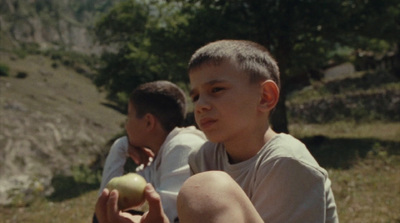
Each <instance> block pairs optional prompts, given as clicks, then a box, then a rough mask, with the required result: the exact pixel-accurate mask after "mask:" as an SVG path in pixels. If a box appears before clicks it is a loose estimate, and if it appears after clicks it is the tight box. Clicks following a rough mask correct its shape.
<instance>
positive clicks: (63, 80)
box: [0, 52, 125, 204]
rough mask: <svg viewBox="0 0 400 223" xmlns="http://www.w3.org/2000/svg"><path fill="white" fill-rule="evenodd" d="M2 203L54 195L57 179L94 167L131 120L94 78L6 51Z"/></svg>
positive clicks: (0, 113) (0, 85)
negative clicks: (128, 120)
mask: <svg viewBox="0 0 400 223" xmlns="http://www.w3.org/2000/svg"><path fill="white" fill-rule="evenodd" d="M0 56H1V63H2V64H6V65H7V66H8V67H9V68H10V71H9V76H0V204H9V203H10V202H13V201H15V196H20V197H21V195H22V196H23V199H29V195H30V194H44V195H49V194H51V193H52V188H53V187H52V185H51V182H52V178H53V177H54V176H56V175H65V176H68V175H70V174H71V170H73V168H74V167H77V166H80V165H83V166H90V165H92V164H93V163H94V162H96V160H97V159H98V154H104V153H105V152H106V151H107V149H108V146H106V145H105V144H106V143H107V141H108V140H109V139H111V138H112V137H114V136H115V135H116V134H118V133H120V132H121V131H122V123H123V121H124V119H125V116H124V115H123V114H121V113H119V112H117V111H115V110H113V109H111V108H110V106H106V105H107V103H109V102H107V101H106V100H105V94H103V93H101V92H99V91H98V90H97V89H96V87H95V86H94V85H93V84H92V82H91V80H90V79H88V78H87V77H84V76H82V75H80V74H78V73H76V72H75V71H74V70H72V69H69V68H66V67H63V66H62V64H58V62H57V61H52V60H51V59H49V58H47V57H44V56H39V55H36V56H27V57H25V58H19V57H16V56H15V55H13V54H9V53H4V52H0Z"/></svg>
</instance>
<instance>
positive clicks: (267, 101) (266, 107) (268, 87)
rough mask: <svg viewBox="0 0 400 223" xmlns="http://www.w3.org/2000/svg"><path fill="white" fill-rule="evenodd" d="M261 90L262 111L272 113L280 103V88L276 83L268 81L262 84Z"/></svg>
mask: <svg viewBox="0 0 400 223" xmlns="http://www.w3.org/2000/svg"><path fill="white" fill-rule="evenodd" d="M261 90H262V94H261V100H260V104H259V107H260V110H261V111H271V110H272V109H274V108H275V106H276V104H277V103H278V100H279V88H278V86H277V85H276V83H275V82H274V81H272V80H267V81H264V82H262V83H261Z"/></svg>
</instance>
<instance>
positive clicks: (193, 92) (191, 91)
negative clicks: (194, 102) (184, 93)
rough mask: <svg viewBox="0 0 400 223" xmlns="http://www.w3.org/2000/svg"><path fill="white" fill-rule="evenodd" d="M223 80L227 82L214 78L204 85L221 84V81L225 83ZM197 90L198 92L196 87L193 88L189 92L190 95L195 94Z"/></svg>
mask: <svg viewBox="0 0 400 223" xmlns="http://www.w3.org/2000/svg"><path fill="white" fill-rule="evenodd" d="M223 82H225V80H221V79H214V80H211V81H208V82H206V83H204V84H202V85H203V86H212V85H214V84H219V83H223ZM195 92H196V89H191V90H190V92H189V96H192V95H194V94H195Z"/></svg>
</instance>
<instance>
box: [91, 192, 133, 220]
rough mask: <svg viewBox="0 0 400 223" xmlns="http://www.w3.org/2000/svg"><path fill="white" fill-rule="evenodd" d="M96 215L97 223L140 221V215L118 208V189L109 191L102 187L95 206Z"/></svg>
mask: <svg viewBox="0 0 400 223" xmlns="http://www.w3.org/2000/svg"><path fill="white" fill-rule="evenodd" d="M95 212H96V217H97V220H98V222H99V223H114V222H115V223H136V222H140V219H141V216H140V215H131V214H130V213H127V212H122V211H119V210H118V191H117V190H113V191H111V192H109V190H108V189H104V190H103V192H102V193H101V195H100V197H99V199H98V200H97V203H96V207H95Z"/></svg>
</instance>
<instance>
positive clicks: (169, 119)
mask: <svg viewBox="0 0 400 223" xmlns="http://www.w3.org/2000/svg"><path fill="white" fill-rule="evenodd" d="M129 101H130V102H131V103H132V104H133V105H134V107H135V110H136V116H137V117H138V118H142V117H143V116H144V115H145V114H147V113H150V114H152V115H154V116H155V117H156V118H157V119H158V120H159V121H160V123H161V125H162V127H163V128H164V130H166V131H168V132H169V131H171V130H172V129H174V128H175V127H180V126H182V124H183V121H184V119H185V117H186V98H185V93H184V92H183V91H182V90H181V89H180V88H179V87H178V86H176V85H175V84H173V83H171V82H169V81H154V82H149V83H145V84H142V85H140V86H139V87H137V88H136V89H135V90H134V91H133V92H132V93H131V95H130V97H129Z"/></svg>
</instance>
